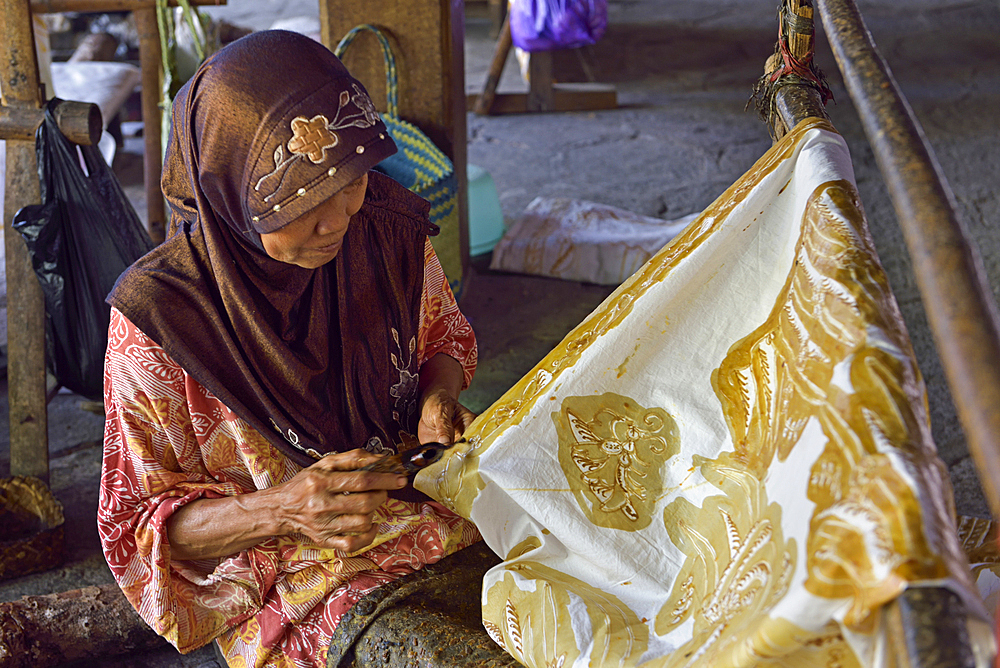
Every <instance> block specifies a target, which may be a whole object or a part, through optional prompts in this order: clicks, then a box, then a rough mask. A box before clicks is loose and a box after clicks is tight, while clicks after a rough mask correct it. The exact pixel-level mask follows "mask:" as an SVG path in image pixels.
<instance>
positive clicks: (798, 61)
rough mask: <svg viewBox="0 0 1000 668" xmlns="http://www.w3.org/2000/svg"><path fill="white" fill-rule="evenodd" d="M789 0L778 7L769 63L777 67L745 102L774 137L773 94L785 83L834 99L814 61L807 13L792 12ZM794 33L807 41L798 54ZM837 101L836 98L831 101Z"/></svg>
mask: <svg viewBox="0 0 1000 668" xmlns="http://www.w3.org/2000/svg"><path fill="white" fill-rule="evenodd" d="M789 3H790V0H782V2H781V4H780V5H779V7H778V41H777V42H776V43H775V46H774V56H772V57H771V59H769V60H768V62H769V63H772V62H775V61H777V66H776V67H775V68H774V69H773V70H772V71H769V72H765V73H764V75H763V76H762V77H760V79H758V80H757V82H756V83H755V84H754V87H753V93H752V95H751V97H750V99H749V100H748V101H747V105H746V108H747V109H749V108H750V105H751V104H752V105H754V106H755V107H756V109H757V113H758V115H759V116H760V119H761V120H762V121H764V122H765V123H766V124H767V126H768V128H769V129H770V131H771V132H772V136H773V132H774V131H773V127H774V121H775V119H776V118H777V117H778V116H777V110H776V109H775V106H774V96H775V93H777V92H778V90H779V89H781V88H783V87H784V86H788V85H799V86H809V87H811V88H814V89H815V90H816V91H817V92H818V93H819V95H820V98H821V100H822V102H823V104H824V105H825V104H827V103H828V102H829V101H830V100H833V99H834V98H833V92H832V91H831V90H830V87H829V86H828V85H827V82H826V76H825V75H824V74H823V71H822V70H821V69H820V68H819V67H817V66H816V63H815V62H813V55H814V53H815V49H814V47H813V34H814V31H815V28H814V26H813V21H812V18H811V15H810V16H800V15H799V14H797V13H795V12H794V11H792V8H791V7H790V5H789ZM790 36H795V37H797V38H799V41H800V43H801V41H802V39H803V38H805V41H807V42H808V44H809V47H808V49H807V50H806V51H805V53H802V54H800V55H798V56H797V55H796V54H795V53H793V49H792V47H791V46H790V44H789V41H790V40H789V37H790ZM834 102H836V100H834Z"/></svg>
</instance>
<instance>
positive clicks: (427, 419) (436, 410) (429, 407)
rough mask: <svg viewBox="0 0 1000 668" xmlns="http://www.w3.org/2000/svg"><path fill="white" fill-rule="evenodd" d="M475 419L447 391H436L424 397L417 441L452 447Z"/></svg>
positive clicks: (472, 414) (473, 414)
mask: <svg viewBox="0 0 1000 668" xmlns="http://www.w3.org/2000/svg"><path fill="white" fill-rule="evenodd" d="M475 419H476V415H475V413H473V412H472V411H470V410H469V409H468V408H466V407H465V406H463V405H462V404H460V403H458V400H457V399H455V397H453V396H451V394H450V393H449V392H448V391H447V390H444V389H438V390H434V391H433V392H429V393H427V394H425V395H424V397H423V400H422V406H421V409H420V424H418V425H417V439H418V440H419V441H420V442H421V443H443V444H445V445H451V444H452V443H454V442H455V441H456V440H457V439H459V438H461V437H462V434H464V433H465V430H466V429H468V428H469V425H470V424H472V421H473V420H475Z"/></svg>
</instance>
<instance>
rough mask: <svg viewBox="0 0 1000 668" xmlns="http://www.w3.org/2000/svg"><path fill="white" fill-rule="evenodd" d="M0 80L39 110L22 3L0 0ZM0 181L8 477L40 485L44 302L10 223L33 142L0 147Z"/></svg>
mask: <svg viewBox="0 0 1000 668" xmlns="http://www.w3.org/2000/svg"><path fill="white" fill-rule="evenodd" d="M0 80H2V81H3V104H4V106H9V107H13V108H21V109H25V108H26V109H40V108H41V106H42V102H43V100H44V95H43V93H42V90H41V87H40V86H39V80H38V62H37V61H36V58H35V38H34V33H33V32H32V27H31V14H30V12H29V11H28V3H27V2H24V1H23V0H0ZM5 178H6V182H5V199H4V207H3V216H4V251H5V253H6V273H7V387H8V390H7V392H8V399H9V404H10V472H11V475H15V476H17V475H23V476H34V477H37V478H40V479H42V480H43V481H45V483H46V484H48V480H49V437H48V411H47V407H46V402H45V334H44V333H45V301H44V298H43V296H42V289H41V287H40V286H39V284H38V279H37V278H35V272H34V270H33V269H32V268H31V260H30V258H29V256H28V249H27V247H26V246H25V245H24V240H23V239H22V238H21V235H20V234H19V233H18V232H16V231H14V230H13V229H12V228H11V226H10V225H11V222H12V219H13V217H14V213H15V212H16V211H17V210H18V209H20V208H21V207H23V206H26V205H28V204H38V203H40V202H41V192H40V188H39V183H38V164H37V161H36V159H35V142H34V140H31V141H22V140H16V139H15V140H10V141H8V142H7V170H6V177H5Z"/></svg>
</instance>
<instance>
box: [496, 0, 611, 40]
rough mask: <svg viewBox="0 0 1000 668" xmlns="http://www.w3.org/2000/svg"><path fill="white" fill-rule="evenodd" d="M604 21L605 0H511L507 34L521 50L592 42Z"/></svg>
mask: <svg viewBox="0 0 1000 668" xmlns="http://www.w3.org/2000/svg"><path fill="white" fill-rule="evenodd" d="M607 25H608V1H607V0H513V2H511V5H510V35H511V38H512V39H513V41H514V46H516V47H518V48H519V49H523V50H525V51H551V50H553V49H575V48H577V47H581V46H586V45H588V44H593V43H594V42H596V41H597V40H599V39H600V38H601V36H603V35H604V29H605V28H606V27H607Z"/></svg>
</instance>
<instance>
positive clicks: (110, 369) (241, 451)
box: [98, 242, 479, 667]
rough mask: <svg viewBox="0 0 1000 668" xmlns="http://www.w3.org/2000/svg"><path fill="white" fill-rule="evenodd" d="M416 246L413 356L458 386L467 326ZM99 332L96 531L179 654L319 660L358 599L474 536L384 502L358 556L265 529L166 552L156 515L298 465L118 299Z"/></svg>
mask: <svg viewBox="0 0 1000 668" xmlns="http://www.w3.org/2000/svg"><path fill="white" fill-rule="evenodd" d="M424 257H425V263H424V288H423V294H422V298H421V305H420V316H419V322H420V326H419V335H418V342H417V354H418V360H419V363H420V364H421V365H422V364H423V363H424V362H425V361H426V360H428V359H430V358H431V357H433V356H434V355H436V354H439V353H441V354H445V355H448V356H450V357H453V358H454V359H456V360H458V361H459V362H460V363H461V364H462V366H463V369H464V384H463V389H464V387H467V386H468V383H469V381H470V380H471V379H472V374H473V372H474V370H475V366H476V355H477V350H476V340H475V336H474V334H473V332H472V328H471V327H470V326H469V323H468V321H467V320H466V319H465V317H464V316H463V315H462V313H461V312H460V311H459V309H458V305H457V303H456V302H455V298H454V296H453V295H452V293H451V290H450V289H449V288H448V283H447V280H446V279H445V276H444V272H443V271H442V270H441V265H440V263H439V262H438V260H437V257H436V256H435V254H434V252H433V250H432V248H431V245H430V242H428V243H427V244H426V248H425V255H424ZM108 338H109V341H108V352H107V359H106V363H105V407H106V413H107V419H106V426H105V437H104V464H103V469H102V474H101V494H100V508H99V511H98V528H99V530H100V535H101V540H102V543H103V546H104V552H105V557H106V558H107V561H108V565H109V566H110V568H111V571H112V573H113V574H114V577H115V579H116V580H117V581H118V584H119V585H120V586H121V588H122V590H123V591H124V592H125V595H126V596H127V597H128V599H129V600H130V601H131V602H132V604H133V606H135V608H136V610H138V612H139V614H140V615H141V616H142V617H143V619H144V620H145V621H146V622H147V623H148V624H149V625H150V626H151V627H152V628H153V629H154V630H155V631H156V632H157V633H159V634H160V635H162V636H164V637H165V638H166V639H167V640H168V641H170V643H171V644H173V645H174V646H175V647H176V648H177V649H178V650H180V651H181V652H188V651H191V650H194V649H197V648H198V647H201V646H203V645H205V644H206V643H208V642H210V641H212V640H213V639H216V638H217V639H218V642H219V644H220V646H221V647H222V648H223V650H224V652H225V654H226V657H227V661H228V662H229V665H230V666H317V667H323V666H325V665H326V654H327V650H328V648H329V645H330V638H331V636H332V634H333V631H334V629H335V628H336V626H337V623H338V621H339V620H340V618H341V616H343V614H344V613H345V612H346V611H347V610H348V609H350V607H351V606H352V605H353V604H354V603H355V602H357V601H358V600H359V599H360V598H361V597H362V596H364V595H365V594H366V593H368V592H369V591H371V590H372V589H374V588H376V587H378V586H379V585H381V584H384V583H386V582H389V581H391V580H394V579H396V578H399V577H401V576H403V575H406V574H407V573H411V572H413V571H415V570H418V569H420V568H421V567H422V566H424V565H426V564H430V563H434V562H436V561H438V560H440V559H441V558H443V557H444V556H447V555H448V554H450V553H452V552H455V551H457V550H459V549H461V548H463V547H465V546H467V545H469V544H471V543H474V542H476V541H478V540H479V534H478V531H477V530H476V528H475V526H474V525H473V524H471V523H470V522H468V521H466V520H464V519H462V518H461V517H459V516H458V515H455V514H453V513H452V512H450V511H448V510H447V509H445V508H444V507H443V506H441V505H439V504H437V503H434V502H430V501H428V502H424V503H417V502H407V501H401V500H398V499H389V500H388V501H387V502H386V503H385V504H383V506H382V507H381V508H380V509H379V510H378V511H377V513H376V515H375V522H376V523H377V524H378V526H379V529H378V535H377V537H376V539H375V541H374V542H373V543H372V545H371V546H369V547H368V548H367V549H365V550H364V551H362V552H361V553H358V554H352V555H347V554H345V553H343V552H341V551H339V550H334V549H322V548H319V547H316V546H313V545H310V544H308V543H307V542H303V541H301V540H296V539H295V538H292V537H275V538H270V539H268V540H265V541H263V542H261V543H259V544H258V545H256V546H254V547H252V548H250V549H247V550H244V551H242V552H240V553H239V554H235V555H232V556H230V557H225V558H216V559H205V560H198V561H179V560H178V561H174V560H171V558H170V544H169V542H168V540H167V530H166V526H167V520H168V519H169V518H170V516H171V515H172V514H173V513H174V512H175V511H177V510H178V509H179V508H181V507H183V506H184V505H185V504H187V503H190V502H191V501H194V500H197V499H199V498H220V497H224V496H234V495H237V494H247V493H250V492H254V491H257V490H260V489H265V488H268V487H271V486H273V485H277V484H279V483H282V482H285V481H287V480H289V479H290V478H292V477H293V476H294V475H295V474H296V473H298V472H299V471H300V470H302V467H301V466H299V465H298V464H296V463H294V462H292V461H291V460H290V459H289V458H288V457H287V456H285V455H284V454H282V453H280V452H279V451H278V450H277V449H275V448H274V447H273V446H272V445H270V444H269V443H268V442H267V440H265V439H264V438H263V437H262V436H261V435H260V433H259V432H257V431H256V430H254V429H253V428H252V427H250V426H249V425H248V424H247V423H246V422H245V421H244V420H242V419H240V418H239V417H238V416H237V415H235V414H234V413H233V412H232V411H230V410H229V409H228V408H227V407H226V406H225V405H224V404H223V403H222V402H221V401H219V399H218V398H216V397H215V396H214V395H213V394H212V393H211V392H209V391H208V390H207V389H205V387H204V386H202V385H201V384H199V383H198V382H197V381H195V380H194V379H193V378H192V377H191V376H190V375H189V374H188V373H187V372H185V370H184V369H183V368H182V367H180V366H179V365H178V364H176V363H175V362H174V361H173V360H172V359H171V358H170V357H169V356H168V355H167V353H166V352H165V351H164V350H163V348H161V347H160V346H159V345H157V344H156V343H155V342H154V341H152V340H151V339H150V338H149V337H147V336H146V335H145V334H144V333H143V332H142V331H141V330H140V329H139V328H138V327H136V326H135V325H134V324H132V323H131V322H130V321H129V320H128V319H127V318H125V316H123V315H122V314H121V313H120V312H119V311H118V310H117V309H112V313H111V326H110V330H109V337H108Z"/></svg>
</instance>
